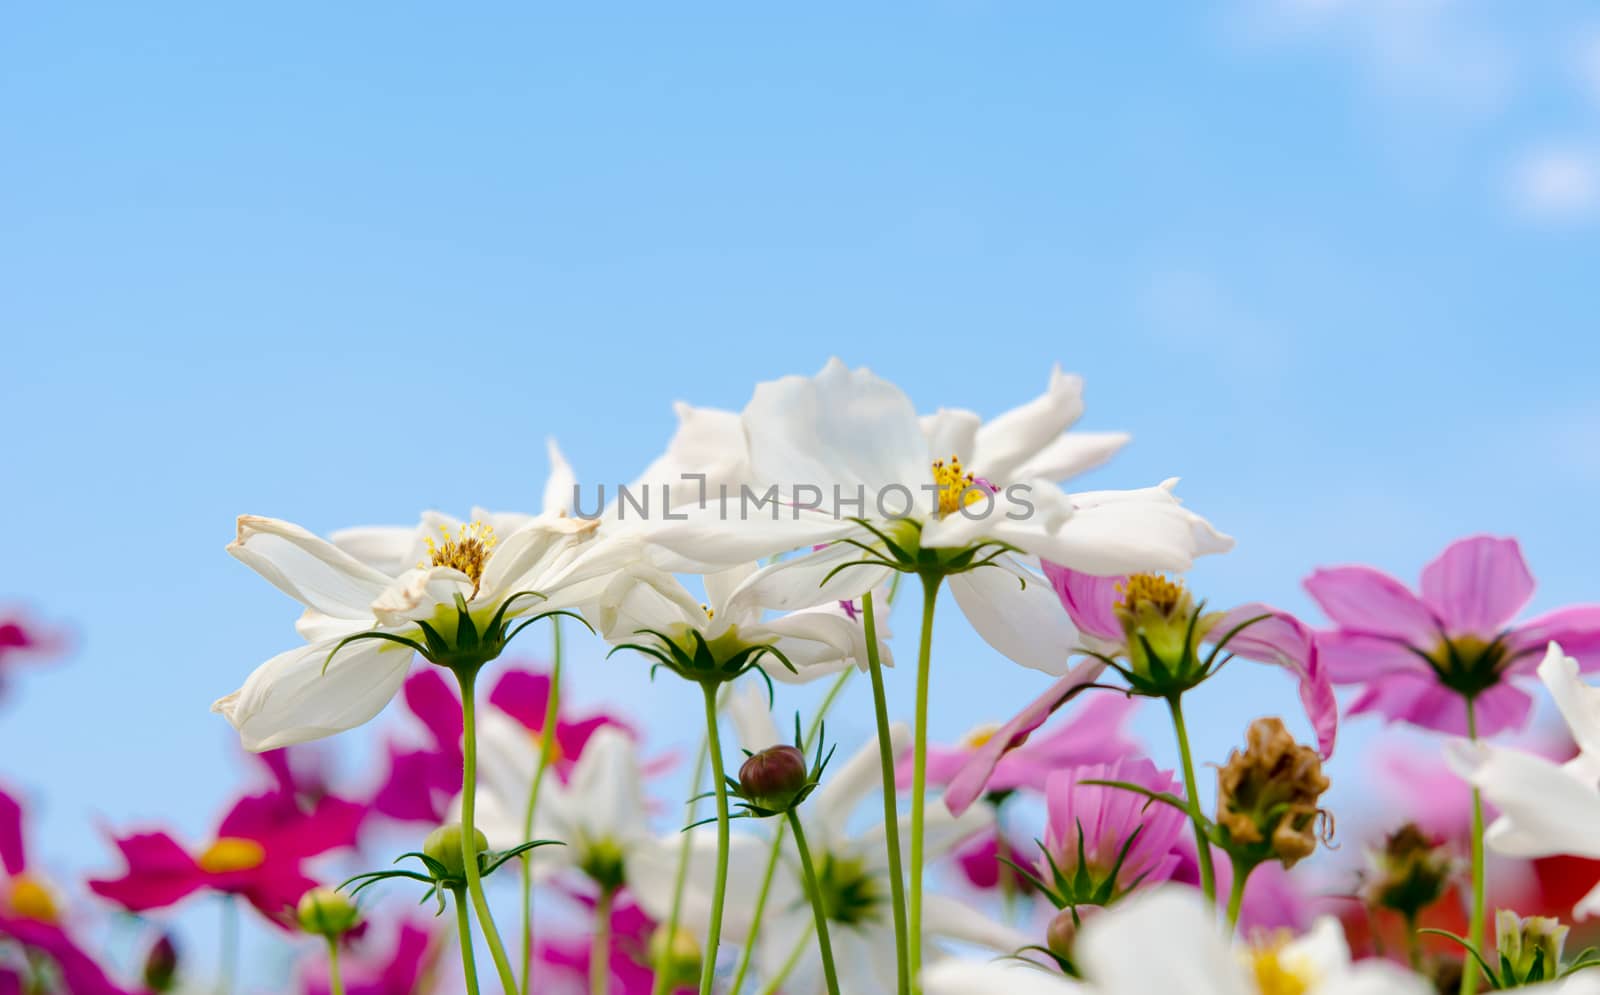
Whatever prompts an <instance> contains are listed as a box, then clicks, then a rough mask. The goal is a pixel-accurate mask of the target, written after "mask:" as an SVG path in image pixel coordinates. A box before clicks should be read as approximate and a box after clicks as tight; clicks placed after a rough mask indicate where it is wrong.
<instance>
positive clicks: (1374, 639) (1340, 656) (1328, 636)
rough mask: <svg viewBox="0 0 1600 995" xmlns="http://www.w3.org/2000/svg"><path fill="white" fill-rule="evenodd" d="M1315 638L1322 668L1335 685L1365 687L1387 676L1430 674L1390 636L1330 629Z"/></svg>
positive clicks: (1425, 663)
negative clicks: (1360, 685) (1370, 682)
mask: <svg viewBox="0 0 1600 995" xmlns="http://www.w3.org/2000/svg"><path fill="white" fill-rule="evenodd" d="M1316 638H1317V651H1318V654H1319V655H1320V656H1321V658H1322V665H1323V667H1324V668H1326V669H1327V672H1328V679H1329V680H1331V681H1333V682H1334V683H1335V684H1365V683H1367V682H1368V681H1375V680H1377V679H1379V678H1381V677H1387V676H1389V675H1390V674H1417V675H1421V676H1427V675H1431V674H1432V673H1433V670H1432V668H1430V667H1429V666H1428V663H1427V661H1426V660H1424V659H1422V657H1420V656H1418V655H1417V654H1416V653H1415V652H1414V651H1413V650H1412V649H1411V648H1410V645H1409V644H1407V643H1404V642H1401V641H1399V640H1396V639H1394V638H1393V637H1391V636H1368V635H1365V634H1363V633H1360V632H1351V631H1349V630H1348V629H1330V630H1326V631H1323V632H1319V633H1317V637H1316Z"/></svg>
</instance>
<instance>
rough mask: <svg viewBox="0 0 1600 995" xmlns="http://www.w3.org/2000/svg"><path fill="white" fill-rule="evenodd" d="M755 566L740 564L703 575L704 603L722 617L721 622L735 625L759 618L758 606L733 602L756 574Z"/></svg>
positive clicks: (753, 564) (752, 563)
mask: <svg viewBox="0 0 1600 995" xmlns="http://www.w3.org/2000/svg"><path fill="white" fill-rule="evenodd" d="M757 569H758V568H757V565H756V564H755V563H754V562H753V561H752V562H750V563H741V564H738V565H736V566H732V567H729V568H728V569H726V570H718V571H716V572H715V573H708V574H706V575H705V578H704V583H705V586H706V601H707V603H709V604H710V605H711V610H712V611H714V612H715V613H716V614H718V615H721V616H723V620H724V621H727V622H732V623H735V624H737V623H738V622H743V621H746V620H747V619H748V620H754V619H758V618H760V617H761V610H760V607H759V606H750V605H745V604H741V603H739V602H736V601H735V600H734V598H735V595H736V594H737V593H738V591H739V590H740V589H741V588H742V587H744V586H745V583H746V582H747V581H748V580H749V579H750V578H751V577H753V576H755V574H756V572H757Z"/></svg>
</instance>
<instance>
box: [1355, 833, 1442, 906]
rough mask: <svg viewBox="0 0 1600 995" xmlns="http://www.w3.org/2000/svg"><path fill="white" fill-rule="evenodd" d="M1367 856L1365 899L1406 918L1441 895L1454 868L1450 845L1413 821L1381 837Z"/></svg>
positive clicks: (1435, 900)
mask: <svg viewBox="0 0 1600 995" xmlns="http://www.w3.org/2000/svg"><path fill="white" fill-rule="evenodd" d="M1368 858H1369V860H1370V861H1371V864H1372V869H1373V875H1372V878H1371V881H1370V883H1369V884H1368V887H1367V899H1368V901H1370V902H1371V903H1372V904H1373V905H1376V906H1379V907H1381V908H1386V909H1393V910H1394V911H1396V912H1398V913H1400V914H1401V915H1403V916H1405V917H1406V918H1408V919H1413V918H1415V917H1416V916H1418V915H1420V914H1421V913H1422V910H1424V909H1426V908H1427V907H1428V906H1430V905H1432V904H1433V903H1434V902H1437V901H1438V900H1439V899H1441V898H1443V897H1444V893H1445V890H1446V889H1447V888H1449V886H1450V878H1451V876H1452V875H1453V874H1454V873H1455V870H1456V859H1455V857H1454V856H1453V855H1452V854H1451V852H1450V848H1449V847H1448V846H1447V845H1446V844H1445V843H1444V842H1443V841H1442V840H1436V839H1431V838H1429V837H1428V836H1427V835H1426V834H1424V833H1423V831H1422V830H1421V829H1420V828H1418V826H1417V824H1416V823H1414V822H1408V823H1406V824H1405V825H1403V826H1401V827H1400V828H1399V829H1397V830H1395V831H1394V832H1392V833H1390V834H1389V835H1388V836H1386V837H1384V840H1383V848H1382V849H1381V850H1376V851H1374V852H1372V853H1370V854H1369V855H1368Z"/></svg>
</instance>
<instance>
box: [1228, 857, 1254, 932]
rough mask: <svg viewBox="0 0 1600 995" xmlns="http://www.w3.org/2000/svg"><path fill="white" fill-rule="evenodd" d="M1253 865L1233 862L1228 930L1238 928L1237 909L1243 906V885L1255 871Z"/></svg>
mask: <svg viewBox="0 0 1600 995" xmlns="http://www.w3.org/2000/svg"><path fill="white" fill-rule="evenodd" d="M1256 866H1257V865H1255V864H1252V863H1249V862H1246V861H1240V860H1234V862H1233V886H1232V887H1231V888H1229V889H1228V929H1230V930H1232V929H1237V928H1238V926H1239V909H1240V907H1241V906H1242V905H1244V885H1245V882H1246V881H1248V880H1250V875H1251V873H1252V872H1253V871H1255V869H1256Z"/></svg>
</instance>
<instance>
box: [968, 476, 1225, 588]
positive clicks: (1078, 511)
mask: <svg viewBox="0 0 1600 995" xmlns="http://www.w3.org/2000/svg"><path fill="white" fill-rule="evenodd" d="M1176 483H1177V481H1175V480H1173V481H1167V482H1166V483H1164V484H1162V485H1161V486H1159V487H1147V488H1143V489H1141V490H1133V491H1097V492H1093V493H1086V494H1073V495H1070V500H1071V502H1072V505H1073V507H1074V509H1075V511H1074V513H1073V515H1072V516H1071V518H1070V519H1068V520H1067V521H1065V522H1063V523H1061V524H1060V525H1059V526H1058V527H1051V525H1050V524H1049V517H1048V516H1046V517H1045V518H1043V519H1041V518H1040V517H1039V516H1033V517H1030V518H1029V519H1028V520H1026V521H1023V522H1020V523H1017V524H1018V525H1019V526H1023V527H1028V528H1027V530H1026V531H1027V532H1031V533H1033V534H1032V535H1027V534H1025V533H1024V531H1023V530H1022V529H1021V528H1019V530H1018V538H1016V539H1015V540H1013V539H1011V538H1010V533H1009V532H1003V531H1002V532H1000V533H999V535H1000V537H1001V538H1005V539H1007V540H1008V541H1012V542H1013V543H1014V544H1015V545H1017V546H1019V547H1020V548H1022V549H1025V550H1027V551H1028V552H1030V553H1034V554H1035V555H1038V556H1040V557H1041V558H1043V559H1046V560H1051V561H1053V562H1055V563H1059V564H1061V565H1063V566H1067V567H1071V568H1073V569H1074V570H1080V571H1082V572H1084V573H1091V574H1097V575H1100V576H1111V575H1114V574H1125V573H1137V572H1139V571H1150V570H1176V571H1181V570H1187V569H1189V568H1190V567H1191V566H1193V565H1194V560H1195V557H1197V556H1201V555H1204V554H1208V553H1223V552H1227V551H1228V550H1229V549H1231V548H1233V540H1232V539H1231V538H1230V537H1228V536H1225V535H1223V534H1222V533H1220V532H1218V531H1217V530H1216V529H1214V528H1212V527H1211V524H1210V523H1209V522H1207V521H1206V520H1205V519H1203V518H1201V517H1200V516H1199V515H1196V514H1195V513H1194V512H1192V511H1189V510H1188V509H1187V508H1185V507H1183V505H1182V504H1181V503H1180V502H1179V501H1178V499H1177V498H1176V497H1174V496H1173V495H1172V487H1173V486H1174V485H1175V484H1176ZM1051 489H1052V490H1053V489H1054V487H1053V485H1051ZM1030 498H1031V499H1032V500H1033V501H1035V502H1037V503H1040V505H1041V507H1048V505H1049V503H1050V502H1051V501H1052V500H1053V498H1052V496H1051V495H1050V494H1049V493H1048V492H1047V491H1045V490H1044V489H1043V488H1035V490H1034V492H1033V493H1032V494H1030ZM1036 522H1037V523H1039V524H1040V525H1042V526H1043V527H1042V528H1038V527H1035V523H1036Z"/></svg>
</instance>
